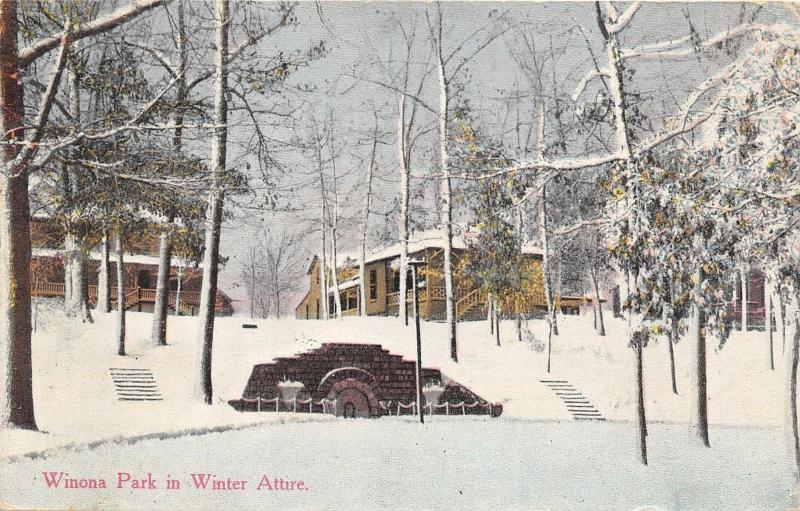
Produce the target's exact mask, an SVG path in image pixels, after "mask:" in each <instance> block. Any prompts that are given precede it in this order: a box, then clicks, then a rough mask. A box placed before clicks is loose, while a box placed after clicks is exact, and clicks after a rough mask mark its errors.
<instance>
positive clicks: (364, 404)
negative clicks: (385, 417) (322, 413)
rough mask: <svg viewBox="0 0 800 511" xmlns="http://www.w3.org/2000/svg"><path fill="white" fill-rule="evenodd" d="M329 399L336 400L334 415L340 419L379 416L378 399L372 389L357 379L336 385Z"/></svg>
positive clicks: (332, 388)
mask: <svg viewBox="0 0 800 511" xmlns="http://www.w3.org/2000/svg"><path fill="white" fill-rule="evenodd" d="M328 399H335V400H336V407H335V409H334V413H335V415H337V416H338V417H345V418H355V417H359V418H368V417H375V416H378V398H377V397H376V396H375V393H374V392H373V390H372V388H371V387H370V386H369V385H367V384H366V383H364V382H363V381H359V380H356V379H355V378H346V379H344V380H340V381H338V382H336V383H334V384H333V385H332V386H331V387H330V391H329V392H328Z"/></svg>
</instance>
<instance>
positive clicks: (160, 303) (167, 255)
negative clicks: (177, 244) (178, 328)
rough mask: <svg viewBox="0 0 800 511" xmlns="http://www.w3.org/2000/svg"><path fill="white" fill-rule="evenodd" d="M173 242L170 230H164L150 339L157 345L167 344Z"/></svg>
mask: <svg viewBox="0 0 800 511" xmlns="http://www.w3.org/2000/svg"><path fill="white" fill-rule="evenodd" d="M171 259H172V243H171V242H170V239H169V233H168V232H162V233H161V236H160V238H159V241H158V277H157V278H156V302H155V305H154V306H153V330H152V332H151V335H150V340H151V341H152V343H153V344H155V345H156V346H166V345H167V306H168V305H169V274H170V270H171V268H172V266H171V263H170V261H171Z"/></svg>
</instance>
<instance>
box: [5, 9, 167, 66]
mask: <svg viewBox="0 0 800 511" xmlns="http://www.w3.org/2000/svg"><path fill="white" fill-rule="evenodd" d="M169 1H170V0H133V1H132V2H131V3H129V4H128V5H126V6H124V7H120V8H119V9H117V10H115V11H113V12H111V13H109V14H107V15H105V16H102V17H100V18H97V19H96V20H93V21H90V22H88V23H86V24H84V25H80V26H78V27H76V28H75V29H74V30H73V32H72V33H71V36H70V37H71V38H72V40H73V41H77V40H80V39H83V38H85V37H90V36H93V35H97V34H101V33H103V32H107V31H109V30H113V29H115V28H117V27H118V26H120V25H122V24H123V23H125V22H126V21H129V20H131V19H132V18H135V17H136V16H139V15H140V14H142V13H144V12H146V11H149V10H150V9H153V8H154V7H158V6H160V5H163V4H166V3H168V2H169ZM61 37H62V36H61V35H51V36H48V37H45V38H43V39H40V40H38V41H36V42H35V43H33V44H32V45H31V46H28V47H26V48H23V49H22V50H20V52H19V64H18V65H19V67H20V68H25V67H28V66H29V65H30V64H31V62H33V61H34V60H36V59H37V58H39V57H41V56H42V55H44V54H45V53H47V52H49V51H50V50H53V49H55V48H57V47H58V46H59V44H61Z"/></svg>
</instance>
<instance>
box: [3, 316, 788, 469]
mask: <svg viewBox="0 0 800 511" xmlns="http://www.w3.org/2000/svg"><path fill="white" fill-rule="evenodd" d="M49 314H51V316H50V317H47V318H45V320H44V321H43V325H40V327H39V330H38V331H37V332H36V333H35V334H34V344H33V349H34V397H35V403H36V418H37V422H38V424H39V427H40V429H41V430H42V431H45V432H47V434H42V433H26V432H11V433H9V432H3V436H2V437H1V438H0V440H3V441H4V442H3V443H4V444H5V445H4V446H3V452H4V453H6V454H19V453H23V452H28V451H33V450H38V449H41V448H45V447H47V446H50V445H57V444H63V443H70V442H89V441H94V440H98V439H103V438H109V437H113V436H116V435H123V436H134V435H144V434H148V433H154V432H166V431H180V430H182V429H186V428H205V427H215V426H221V425H229V424H230V425H234V424H235V425H242V424H248V423H253V422H258V421H270V420H281V421H285V420H289V421H294V420H331V419H330V418H329V417H323V416H321V415H317V414H315V415H313V416H310V417H306V416H298V415H292V414H280V415H278V416H276V415H275V414H261V415H256V414H250V413H247V414H240V413H237V412H235V411H234V410H233V409H232V408H230V407H229V406H228V405H227V404H226V402H227V400H229V399H235V398H238V397H240V396H241V393H242V391H243V389H244V387H245V384H246V382H247V379H248V377H249V375H250V371H251V369H252V366H253V365H254V364H257V363H262V362H269V361H271V360H272V359H273V358H274V357H277V356H286V355H291V354H294V353H299V352H303V351H305V350H308V349H311V348H314V347H316V346H318V345H319V344H320V343H321V342H326V341H328V342H364V343H379V344H382V345H383V346H384V347H385V348H387V349H389V350H391V351H392V352H394V353H400V354H403V355H404V356H406V357H408V358H412V357H414V355H415V344H414V329H413V322H412V324H411V325H410V326H409V327H405V326H403V325H402V324H401V323H400V321H399V320H397V319H396V318H382V317H370V318H357V317H354V318H344V319H339V320H331V321H304V320H295V319H282V320H251V319H249V318H240V317H231V318H218V319H217V321H216V331H215V342H214V359H213V360H214V365H213V368H214V372H213V382H214V394H215V403H214V405H213V406H211V407H209V406H206V405H202V404H198V403H197V402H196V401H195V400H194V399H193V396H192V389H193V384H194V381H195V380H194V378H195V373H196V372H197V370H196V367H197V356H196V350H195V349H194V348H195V346H196V336H195V325H196V318H191V317H179V318H175V317H170V318H169V329H168V343H169V346H166V347H154V346H152V345H151V344H150V341H149V333H150V327H151V323H150V321H151V320H152V315H150V314H147V313H129V316H128V353H129V355H128V356H127V357H119V356H117V355H116V345H115V343H114V340H113V331H114V324H115V318H114V316H113V315H110V314H109V315H105V314H95V320H96V321H95V323H94V324H90V325H83V324H80V323H77V324H76V323H73V322H69V321H66V320H64V319H63V318H62V317H60V316H59V314H60V313H58V312H52V311H51V312H50V313H49ZM245 322H246V323H254V324H256V325H257V326H258V328H257V329H243V328H242V323H245ZM559 326H560V330H561V331H560V335H558V336H554V337H553V345H552V372H551V373H550V374H549V375H548V374H547V372H546V360H547V351H546V349H545V350H543V351H539V350H537V349H536V346H535V344H536V343H532V342H522V343H520V342H518V341H517V340H516V332H515V330H514V325H513V322H510V321H509V322H504V323H503V326H502V328H501V332H502V334H503V335H502V342H501V344H502V346H500V347H498V346H496V345H495V342H494V339H493V337H492V336H491V335H490V334H489V329H488V326H487V324H486V323H485V322H467V323H461V324H459V327H458V332H459V336H458V339H459V363H454V362H452V361H451V360H450V357H449V346H448V343H447V340H446V336H445V325H444V324H442V323H428V322H423V324H422V338H423V361H424V365H425V366H429V367H438V368H440V369H441V370H442V371H443V372H444V373H445V374H447V375H448V376H450V377H451V378H454V379H456V380H458V381H459V382H461V383H463V384H465V385H466V386H468V387H469V388H471V389H472V390H474V391H475V392H477V393H478V394H479V395H481V396H482V397H484V398H485V399H488V400H490V401H501V402H503V404H504V413H503V417H508V418H530V419H539V420H542V419H570V417H571V416H570V415H569V413H568V412H567V409H566V408H565V406H564V404H563V403H562V402H561V401H560V400H558V399H557V398H556V396H555V395H554V393H553V392H552V391H551V390H550V389H549V388H547V387H546V386H545V385H543V384H542V383H540V381H539V380H540V379H547V378H550V379H553V378H558V379H566V380H568V381H570V382H571V383H572V384H574V385H575V386H576V387H577V388H578V389H579V390H580V391H581V392H583V394H584V395H585V396H586V397H587V398H588V399H589V400H590V401H591V402H592V404H594V405H595V406H596V407H597V409H598V410H599V411H600V412H601V413H602V414H603V416H605V417H606V418H608V419H610V420H621V421H630V420H633V418H634V410H635V408H634V406H633V401H632V400H633V397H634V385H633V380H632V375H633V361H632V352H631V350H630V349H628V348H627V347H626V346H627V345H626V341H625V340H624V324H623V323H622V322H621V321H619V320H614V319H608V320H607V325H606V327H607V331H608V335H607V336H605V337H600V336H598V335H596V334H595V333H594V330H593V329H592V328H591V323H590V318H587V317H579V316H565V317H562V318H561V319H560V324H559ZM528 327H529V328H530V330H531V331H532V335H533V336H535V337H536V338H538V339H539V342H540V343H543V342H545V341H546V335H545V330H546V325H545V323H544V322H543V321H531V322H529V324H528ZM791 333H792V332H791V331H790V332H788V333H787V335H791ZM528 337H529V338H530V336H528ZM541 346H543V344H540V347H541ZM688 347H689V346H688V344H685V345H684V344H680V343H679V344H677V345H676V346H675V357H676V361H677V368H678V371H677V372H678V390H679V395H677V396H676V395H674V394H673V393H672V390H671V385H670V377H669V365H668V354H667V345H666V343H665V342H664V341H661V342H659V343H655V344H652V345H651V346H649V347H648V348H647V349H646V350H645V379H646V404H647V412H648V419H650V420H654V421H665V422H677V423H686V422H688V420H689V417H690V408H691V402H690V400H689V397H688V390H689V384H690V378H689V370H688V366H689V361H690V355H691V354H690V353H689V352H688ZM781 348H782V346H781V340H780V337H779V336H778V335H776V336H775V360H776V369H775V370H774V371H772V370H769V364H768V340H767V336H766V334H765V333H764V332H752V331H751V332H747V333H742V332H734V334H733V336H732V338H731V339H730V340H729V341H728V342H727V344H726V345H725V346H724V347H723V348H722V349H719V350H718V349H716V342H715V341H710V342H709V355H708V375H709V376H708V381H709V418H710V421H711V423H712V424H727V425H733V424H746V425H759V426H780V425H781V424H783V417H784V408H785V406H784V391H783V389H784V387H785V385H784V378H785V375H786V371H785V370H784V365H785V363H784V360H785V358H786V357H785V356H782V350H781ZM112 367H126V368H129V367H142V368H148V369H151V370H153V372H154V374H155V378H156V380H157V382H158V386H159V388H160V390H161V394H162V395H163V397H164V400H163V401H158V402H147V403H141V402H120V401H117V398H116V394H115V390H114V386H113V383H112V380H111V378H110V375H109V368H112ZM712 441H713V438H712ZM9 443H11V445H10V446H9Z"/></svg>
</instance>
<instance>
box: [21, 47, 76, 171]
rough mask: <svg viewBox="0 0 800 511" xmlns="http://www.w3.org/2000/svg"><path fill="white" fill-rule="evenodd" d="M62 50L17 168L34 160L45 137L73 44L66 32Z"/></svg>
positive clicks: (43, 94) (25, 165) (23, 167)
mask: <svg viewBox="0 0 800 511" xmlns="http://www.w3.org/2000/svg"><path fill="white" fill-rule="evenodd" d="M60 41H61V50H60V51H59V52H58V57H56V62H55V63H54V64H53V71H52V73H51V75H50V82H49V83H48V84H47V88H46V89H45V91H44V92H43V93H42V100H41V102H40V103H39V112H38V114H37V115H36V121H35V122H34V128H33V130H34V131H33V135H32V136H31V137H30V138H29V139H28V140H27V141H26V143H25V147H24V148H23V149H22V151H20V153H19V155H17V158H16V160H17V161H16V162H15V167H16V168H21V169H25V168H27V166H28V163H29V162H30V160H31V158H33V155H34V153H35V152H36V148H37V146H38V145H39V142H40V141H41V140H42V136H43V135H44V130H45V126H46V125H47V119H48V117H50V110H51V109H52V107H53V99H54V98H55V96H56V93H57V92H58V85H59V83H61V75H62V74H63V73H64V67H65V66H66V63H67V54H68V53H69V46H70V44H71V38H70V34H69V33H67V32H65V33H64V34H63V35H62V36H61V38H60Z"/></svg>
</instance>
